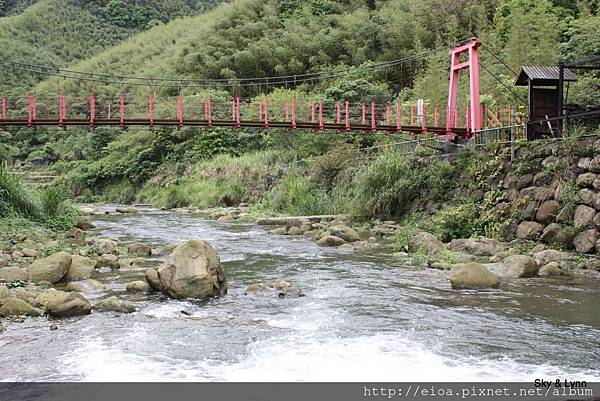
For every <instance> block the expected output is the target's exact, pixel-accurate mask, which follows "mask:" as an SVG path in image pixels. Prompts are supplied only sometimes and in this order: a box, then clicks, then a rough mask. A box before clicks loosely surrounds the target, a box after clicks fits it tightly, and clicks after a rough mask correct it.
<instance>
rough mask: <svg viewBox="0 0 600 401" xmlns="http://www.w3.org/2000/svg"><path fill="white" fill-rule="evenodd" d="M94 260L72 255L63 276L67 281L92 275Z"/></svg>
mask: <svg viewBox="0 0 600 401" xmlns="http://www.w3.org/2000/svg"><path fill="white" fill-rule="evenodd" d="M96 264H97V263H96V261H95V260H93V259H90V258H88V257H85V256H79V255H73V256H72V259H71V266H70V267H69V270H68V271H67V275H66V276H65V278H66V279H67V280H69V281H77V280H87V279H89V278H90V277H92V272H93V271H94V268H95V267H96Z"/></svg>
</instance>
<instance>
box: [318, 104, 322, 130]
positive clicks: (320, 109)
mask: <svg viewBox="0 0 600 401" xmlns="http://www.w3.org/2000/svg"><path fill="white" fill-rule="evenodd" d="M319 129H323V99H319Z"/></svg>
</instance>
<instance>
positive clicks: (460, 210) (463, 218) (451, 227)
mask: <svg viewBox="0 0 600 401" xmlns="http://www.w3.org/2000/svg"><path fill="white" fill-rule="evenodd" d="M429 225H430V230H431V231H432V232H433V233H434V234H435V235H436V236H437V237H438V238H439V239H440V240H441V241H444V242H448V241H451V240H453V239H455V238H469V237H471V236H473V235H478V234H481V227H480V222H479V219H478V214H477V209H476V207H475V204H474V203H463V204H459V205H456V206H447V207H445V208H443V209H441V210H440V211H439V212H438V213H437V214H436V215H435V216H434V217H433V218H432V220H431V222H430V223H429Z"/></svg>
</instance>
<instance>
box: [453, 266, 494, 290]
mask: <svg viewBox="0 0 600 401" xmlns="http://www.w3.org/2000/svg"><path fill="white" fill-rule="evenodd" d="M450 284H452V288H454V289H472V290H476V289H482V288H498V287H499V286H500V279H499V278H498V276H496V275H495V274H494V273H492V272H491V271H489V270H488V269H486V268H485V267H483V266H482V265H480V264H479V263H476V262H471V263H466V264H463V265H460V267H459V268H458V270H457V271H456V272H454V273H453V274H452V275H451V276H450Z"/></svg>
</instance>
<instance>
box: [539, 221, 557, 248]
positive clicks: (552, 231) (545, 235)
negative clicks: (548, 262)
mask: <svg viewBox="0 0 600 401" xmlns="http://www.w3.org/2000/svg"><path fill="white" fill-rule="evenodd" d="M560 230H561V228H560V225H558V224H556V223H552V224H549V225H548V226H547V227H546V228H544V232H542V236H541V237H540V241H542V242H544V243H546V244H550V243H552V242H554V241H555V240H556V237H557V236H558V233H559V232H560Z"/></svg>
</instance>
